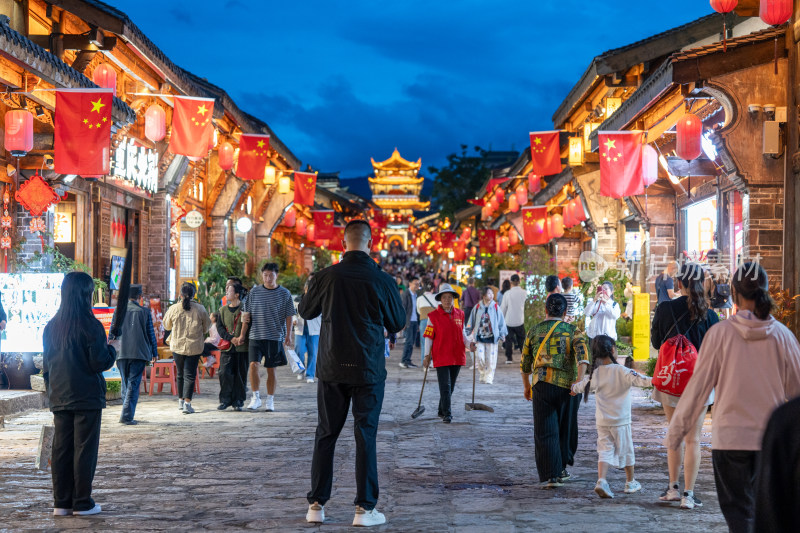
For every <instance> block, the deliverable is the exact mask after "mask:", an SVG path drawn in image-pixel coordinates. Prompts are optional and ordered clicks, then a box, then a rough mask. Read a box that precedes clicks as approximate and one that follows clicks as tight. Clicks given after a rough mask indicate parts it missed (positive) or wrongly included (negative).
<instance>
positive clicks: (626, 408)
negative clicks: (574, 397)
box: [572, 364, 652, 426]
mask: <svg viewBox="0 0 800 533" xmlns="http://www.w3.org/2000/svg"><path fill="white" fill-rule="evenodd" d="M651 381H652V378H650V377H648V376H643V375H641V374H639V373H638V372H636V371H635V370H632V369H630V368H626V367H624V366H622V365H617V364H610V365H600V366H599V367H597V368H595V370H594V372H593V373H592V384H591V392H594V393H596V395H595V419H596V422H597V425H598V426H624V425H625V424H630V423H631V387H649V386H650V382H651ZM588 382H589V376H586V377H585V378H583V380H581V381H579V382H578V383H575V384H574V385H572V392H575V393H576V394H577V393H580V392H584V390H585V389H586V384H587V383H588Z"/></svg>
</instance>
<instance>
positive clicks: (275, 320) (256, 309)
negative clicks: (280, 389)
mask: <svg viewBox="0 0 800 533" xmlns="http://www.w3.org/2000/svg"><path fill="white" fill-rule="evenodd" d="M261 277H262V279H263V280H264V284H263V285H257V286H255V287H253V290H252V291H250V293H249V294H248V295H247V300H246V301H245V302H244V313H243V314H242V322H243V323H244V327H243V328H242V333H241V336H240V337H238V338H236V339H234V340H233V341H232V342H233V343H234V344H236V345H237V346H238V345H239V344H241V343H242V342H244V339H246V338H247V334H248V333H249V334H250V344H249V348H250V351H249V359H250V388H251V389H252V390H253V397H252V399H251V400H250V404H249V405H248V406H247V408H248V409H258V408H259V407H261V393H260V392H259V390H258V389H259V387H260V385H261V384H260V380H259V378H258V365H259V364H260V363H263V365H264V367H265V368H266V369H267V401H266V411H274V410H275V386H276V385H277V381H276V378H275V368H276V367H279V366H284V365H286V362H287V361H286V352H285V350H287V349H291V347H292V346H294V338H293V336H294V330H293V328H292V317H294V315H295V309H294V303H293V302H292V295H291V293H290V292H289V291H288V290H287V289H286V287H281V286H280V285H278V265H277V264H276V263H266V264H265V265H264V266H263V267H261Z"/></svg>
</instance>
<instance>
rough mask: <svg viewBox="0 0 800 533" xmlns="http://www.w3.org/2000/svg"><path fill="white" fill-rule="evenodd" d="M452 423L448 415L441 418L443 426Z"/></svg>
mask: <svg viewBox="0 0 800 533" xmlns="http://www.w3.org/2000/svg"><path fill="white" fill-rule="evenodd" d="M452 421H453V417H452V416H450V415H447V416H445V417H443V418H442V422H444V423H445V424H449V423H450V422H452Z"/></svg>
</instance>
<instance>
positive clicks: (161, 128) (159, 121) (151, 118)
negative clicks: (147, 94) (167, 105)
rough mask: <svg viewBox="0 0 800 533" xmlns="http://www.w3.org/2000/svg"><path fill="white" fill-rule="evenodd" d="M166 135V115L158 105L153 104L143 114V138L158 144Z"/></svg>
mask: <svg viewBox="0 0 800 533" xmlns="http://www.w3.org/2000/svg"><path fill="white" fill-rule="evenodd" d="M166 135H167V114H166V113H165V112H164V108H162V107H161V106H160V105H157V104H153V105H151V106H150V107H148V108H147V111H145V112H144V136H145V137H147V138H148V139H150V140H151V141H153V142H154V143H155V142H158V141H160V140H162V139H163V138H164V137H165V136H166Z"/></svg>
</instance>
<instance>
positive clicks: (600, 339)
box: [572, 335, 651, 498]
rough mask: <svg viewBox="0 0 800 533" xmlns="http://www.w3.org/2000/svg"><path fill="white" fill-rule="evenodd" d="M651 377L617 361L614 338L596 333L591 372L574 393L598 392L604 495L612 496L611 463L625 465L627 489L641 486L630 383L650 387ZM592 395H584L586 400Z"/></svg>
mask: <svg viewBox="0 0 800 533" xmlns="http://www.w3.org/2000/svg"><path fill="white" fill-rule="evenodd" d="M650 381H651V378H649V377H647V376H643V375H641V374H639V373H638V372H635V371H634V370H631V369H629V368H626V367H624V366H622V365H619V364H617V348H616V343H615V342H614V339H612V338H611V337H609V336H607V335H597V336H596V337H595V338H594V339H593V340H592V370H591V371H590V373H589V376H587V377H585V378H584V379H583V380H581V381H579V382H577V383H575V384H573V385H572V393H573V394H579V393H581V392H584V391H591V392H594V393H595V406H596V407H595V419H596V420H595V421H596V423H597V456H598V457H597V485H595V487H594V491H595V492H596V493H597V494H598V495H599V496H600V497H601V498H613V497H614V493H613V492H611V487H609V485H608V481H606V474H607V473H608V467H609V466H613V467H615V468H624V469H625V478H626V483H625V493H626V494H630V493H633V492H637V491H639V490H641V489H642V485H641V484H640V483H639V482H638V481H636V480H635V479H634V477H633V465H634V455H633V435H632V434H631V387H633V386H636V387H647V386H649V385H650ZM588 397H589V395H588V394H587V395H586V396H585V397H584V401H585V400H587V399H588Z"/></svg>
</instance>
